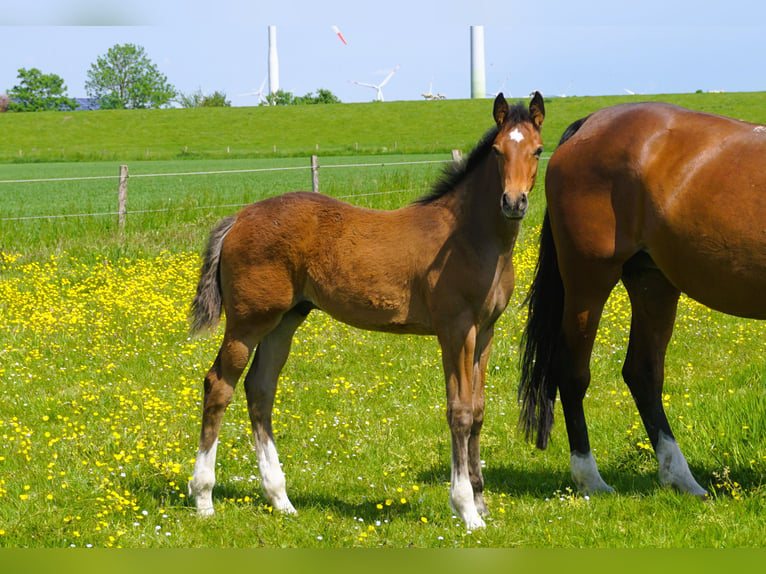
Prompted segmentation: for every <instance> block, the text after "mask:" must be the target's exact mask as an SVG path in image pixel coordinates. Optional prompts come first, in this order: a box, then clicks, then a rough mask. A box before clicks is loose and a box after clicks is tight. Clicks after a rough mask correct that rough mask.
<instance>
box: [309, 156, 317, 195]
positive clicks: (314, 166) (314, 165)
mask: <svg viewBox="0 0 766 574" xmlns="http://www.w3.org/2000/svg"><path fill="white" fill-rule="evenodd" d="M311 191H314V192H317V193H319V158H318V157H317V156H315V155H312V156H311Z"/></svg>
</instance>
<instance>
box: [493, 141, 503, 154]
mask: <svg viewBox="0 0 766 574" xmlns="http://www.w3.org/2000/svg"><path fill="white" fill-rule="evenodd" d="M492 151H493V152H494V154H495V155H496V156H500V155H502V154H503V152H502V150H501V149H500V146H499V145H497V144H495V145H493V146H492Z"/></svg>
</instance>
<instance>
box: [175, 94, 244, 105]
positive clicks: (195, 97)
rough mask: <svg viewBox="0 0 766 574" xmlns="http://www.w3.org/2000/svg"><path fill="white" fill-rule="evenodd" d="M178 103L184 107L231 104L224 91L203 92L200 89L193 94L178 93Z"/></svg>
mask: <svg viewBox="0 0 766 574" xmlns="http://www.w3.org/2000/svg"><path fill="white" fill-rule="evenodd" d="M178 103H179V104H181V106H182V107H184V108H228V107H230V106H231V102H230V101H229V100H227V99H226V94H225V93H224V92H218V91H215V92H213V93H212V94H203V93H202V90H197V91H196V92H194V93H193V94H179V96H178Z"/></svg>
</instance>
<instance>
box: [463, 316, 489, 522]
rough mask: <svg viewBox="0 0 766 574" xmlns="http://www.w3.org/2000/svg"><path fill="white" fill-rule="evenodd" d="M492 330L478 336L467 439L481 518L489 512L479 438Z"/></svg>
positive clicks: (475, 500)
mask: <svg viewBox="0 0 766 574" xmlns="http://www.w3.org/2000/svg"><path fill="white" fill-rule="evenodd" d="M492 337H493V330H492V328H490V330H489V331H488V332H485V333H481V334H480V335H479V340H478V345H477V348H476V357H475V360H474V365H473V366H474V370H473V424H472V425H471V436H470V438H469V439H468V473H469V475H470V478H471V486H472V487H473V500H474V503H475V504H476V510H477V511H478V513H479V514H480V515H482V516H488V515H489V510H487V505H486V503H485V502H484V477H483V476H482V474H481V454H480V449H479V436H480V434H481V427H482V425H483V424H484V387H485V382H486V377H487V362H488V361H489V354H490V351H491V350H492Z"/></svg>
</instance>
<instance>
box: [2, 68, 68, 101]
mask: <svg viewBox="0 0 766 574" xmlns="http://www.w3.org/2000/svg"><path fill="white" fill-rule="evenodd" d="M18 78H19V80H21V82H20V83H19V84H18V85H16V86H13V88H11V89H10V90H8V96H9V98H10V101H9V102H8V110H9V111H12V112H39V111H46V110H60V109H66V110H74V109H75V108H77V102H76V101H75V100H74V99H73V98H69V97H67V96H66V95H65V93H66V86H65V85H64V80H63V79H62V78H61V77H60V76H57V75H56V74H43V73H42V72H41V71H40V70H38V69H37V68H30V69H29V70H27V69H25V68H21V69H19V74H18Z"/></svg>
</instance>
